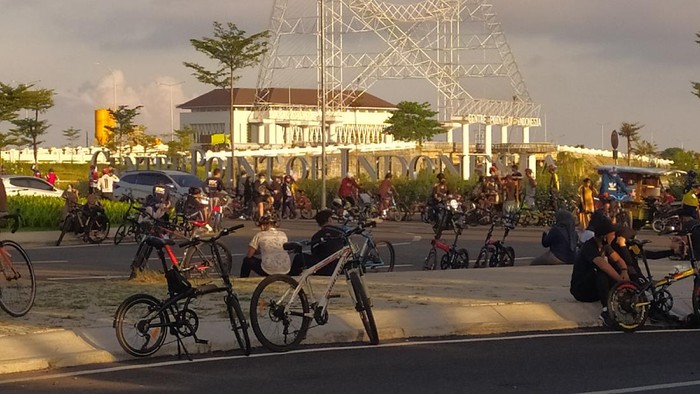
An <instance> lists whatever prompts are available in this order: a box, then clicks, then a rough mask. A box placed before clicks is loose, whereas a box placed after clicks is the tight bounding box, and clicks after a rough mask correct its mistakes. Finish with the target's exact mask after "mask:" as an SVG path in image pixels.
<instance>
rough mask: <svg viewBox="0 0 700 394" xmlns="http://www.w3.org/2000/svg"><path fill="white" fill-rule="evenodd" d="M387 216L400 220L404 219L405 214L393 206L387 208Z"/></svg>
mask: <svg viewBox="0 0 700 394" xmlns="http://www.w3.org/2000/svg"><path fill="white" fill-rule="evenodd" d="M386 217H387V218H389V220H393V221H395V222H400V221H401V219H403V214H402V213H401V211H399V210H398V209H397V208H395V207H391V208H389V209H387V211H386Z"/></svg>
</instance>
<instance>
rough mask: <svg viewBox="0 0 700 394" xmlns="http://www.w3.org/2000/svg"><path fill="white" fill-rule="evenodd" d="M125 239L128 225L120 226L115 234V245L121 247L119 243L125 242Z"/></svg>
mask: <svg viewBox="0 0 700 394" xmlns="http://www.w3.org/2000/svg"><path fill="white" fill-rule="evenodd" d="M124 237H126V225H125V224H120V225H119V227H117V231H115V232H114V244H115V245H119V243H120V242H122V240H124Z"/></svg>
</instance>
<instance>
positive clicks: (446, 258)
mask: <svg viewBox="0 0 700 394" xmlns="http://www.w3.org/2000/svg"><path fill="white" fill-rule="evenodd" d="M451 267H452V264H451V263H450V252H447V253H445V254H443V255H442V258H441V259H440V269H441V270H446V269H448V268H451Z"/></svg>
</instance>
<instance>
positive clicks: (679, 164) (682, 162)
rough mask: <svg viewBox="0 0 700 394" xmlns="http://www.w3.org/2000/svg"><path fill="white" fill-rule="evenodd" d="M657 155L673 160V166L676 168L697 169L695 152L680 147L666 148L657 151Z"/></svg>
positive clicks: (684, 169)
mask: <svg viewBox="0 0 700 394" xmlns="http://www.w3.org/2000/svg"><path fill="white" fill-rule="evenodd" d="M659 157H661V158H662V159H666V160H673V168H674V169H676V170H683V171H688V170H698V169H699V168H698V164H697V162H696V160H695V152H692V151H687V150H683V149H681V148H667V149H664V150H663V151H661V153H659Z"/></svg>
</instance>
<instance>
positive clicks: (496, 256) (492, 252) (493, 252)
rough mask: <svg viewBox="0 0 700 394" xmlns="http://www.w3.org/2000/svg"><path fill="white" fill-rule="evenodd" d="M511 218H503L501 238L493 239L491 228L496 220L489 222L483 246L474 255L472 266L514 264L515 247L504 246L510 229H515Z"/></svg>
mask: <svg viewBox="0 0 700 394" xmlns="http://www.w3.org/2000/svg"><path fill="white" fill-rule="evenodd" d="M516 221H517V220H513V219H512V218H507V217H506V218H503V227H505V230H504V231H503V238H502V239H500V240H494V239H492V238H493V229H494V228H495V227H496V220H494V221H493V222H491V227H490V228H489V231H488V233H486V240H485V241H484V246H482V247H481V249H480V250H479V255H478V256H477V257H476V262H475V263H474V268H485V267H486V266H489V267H512V266H513V265H515V249H513V247H512V246H505V241H506V237H508V233H509V232H510V230H513V229H515V224H514V223H515V222H516Z"/></svg>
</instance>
